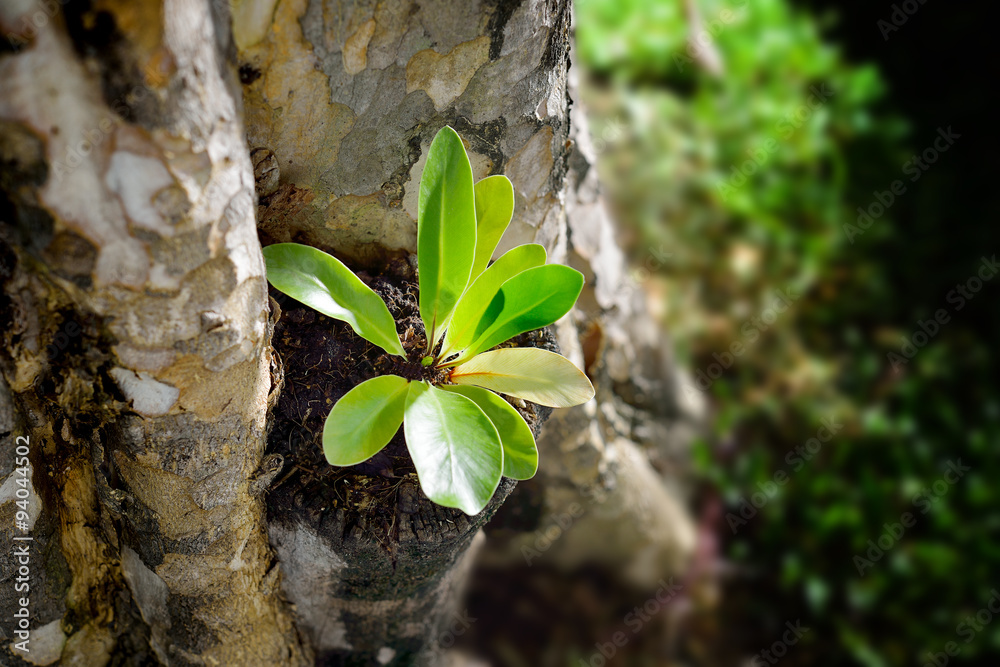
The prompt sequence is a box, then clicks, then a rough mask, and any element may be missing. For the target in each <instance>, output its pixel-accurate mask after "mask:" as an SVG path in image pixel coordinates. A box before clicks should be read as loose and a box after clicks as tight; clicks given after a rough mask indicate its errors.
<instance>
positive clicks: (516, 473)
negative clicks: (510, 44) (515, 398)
mask: <svg viewBox="0 0 1000 667" xmlns="http://www.w3.org/2000/svg"><path fill="white" fill-rule="evenodd" d="M441 389H443V390H444V391H451V392H454V393H456V394H461V395H462V396H465V397H466V398H468V399H469V400H472V401H474V402H475V403H476V405H478V406H479V409H480V410H482V411H483V412H484V413H485V414H486V416H487V417H489V418H490V421H491V422H493V426H495V427H496V429H497V433H498V434H499V435H500V445H501V446H502V447H503V475H504V477H510V478H511V479H531V478H532V477H534V476H535V472H536V471H537V470H538V447H536V446H535V436H533V435H532V434H531V429H530V428H528V424H527V423H526V422H525V421H524V417H522V416H521V413H519V412H518V411H517V410H515V409H514V406H512V405H511V404H510V403H508V402H507V401H505V400H504V399H502V398H501V397H499V396H497V395H496V394H494V393H493V392H492V391H489V390H487V389H482V388H480V387H472V386H467V385H457V384H456V385H443V386H442V387H441Z"/></svg>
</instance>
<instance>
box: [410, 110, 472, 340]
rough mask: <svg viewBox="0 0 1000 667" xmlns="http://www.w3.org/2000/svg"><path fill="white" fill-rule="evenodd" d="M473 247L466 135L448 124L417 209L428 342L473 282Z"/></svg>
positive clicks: (430, 156)
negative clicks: (462, 134)
mask: <svg viewBox="0 0 1000 667" xmlns="http://www.w3.org/2000/svg"><path fill="white" fill-rule="evenodd" d="M475 249H476V207H475V203H474V198H473V185H472V167H471V166H470V165H469V156H468V155H466V153H465V146H463V145H462V140H461V139H460V138H459V137H458V134H457V133H456V132H455V130H453V129H451V128H450V127H447V126H445V127H443V128H441V131H439V132H438V133H437V136H435V137H434V141H433V142H431V147H430V150H429V151H428V153H427V164H426V165H425V166H424V172H423V175H422V176H421V178H420V200H419V204H418V209H417V264H418V266H419V282H420V317H421V319H423V321H424V327H425V329H426V331H427V337H428V338H427V340H428V344H429V347H433V346H434V343H435V342H436V341H437V338H438V336H439V335H440V333H441V332H442V331H443V330H444V327H445V326H446V325H447V323H448V318H449V317H451V313H452V311H453V310H454V309H455V304H457V303H458V300H459V298H460V297H461V296H462V293H463V292H464V291H465V288H466V287H467V286H468V285H469V275H470V274H471V271H472V262H473V259H474V257H475Z"/></svg>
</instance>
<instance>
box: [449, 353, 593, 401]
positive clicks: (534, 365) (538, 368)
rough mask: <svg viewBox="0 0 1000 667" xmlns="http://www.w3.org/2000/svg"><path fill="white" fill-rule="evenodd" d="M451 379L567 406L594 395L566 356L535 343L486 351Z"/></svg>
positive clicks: (585, 379) (590, 386) (464, 383)
mask: <svg viewBox="0 0 1000 667" xmlns="http://www.w3.org/2000/svg"><path fill="white" fill-rule="evenodd" d="M451 381H452V382H454V383H455V384H461V385H475V386H477V387H484V388H486V389H491V390H493V391H496V392H499V393H501V394H507V395H508V396H516V397H517V398H523V399H524V400H526V401H531V402H533V403H538V404H540V405H548V406H549V407H553V408H568V407H572V406H574V405H580V404H581V403H586V402H587V401H589V400H590V399H591V398H593V397H594V386H593V385H592V384H590V380H588V379H587V376H586V375H585V374H584V373H583V371H581V370H580V369H579V368H577V367H576V366H574V365H573V362H571V361H570V360H569V359H567V358H566V357H563V356H561V355H558V354H556V353H555V352H549V351H548V350H541V349H538V348H534V347H512V348H507V349H503V350H493V351H492V352H484V353H483V354H480V355H479V356H477V357H475V358H474V359H472V360H471V361H469V362H468V363H465V364H462V365H461V366H459V367H457V368H455V370H453V371H452V372H451Z"/></svg>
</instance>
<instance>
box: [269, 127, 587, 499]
mask: <svg viewBox="0 0 1000 667" xmlns="http://www.w3.org/2000/svg"><path fill="white" fill-rule="evenodd" d="M513 212H514V188H513V186H512V185H511V182H510V181H509V180H508V179H507V177H505V176H490V177H488V178H484V179H483V180H481V181H479V182H478V183H476V184H475V185H473V180H472V168H471V166H470V164H469V157H468V155H467V154H466V152H465V147H464V146H463V145H462V140H461V139H460V138H459V136H458V134H457V133H456V132H455V130H453V129H452V128H450V127H444V128H443V129H442V130H441V131H440V132H438V133H437V136H435V138H434V141H433V142H432V143H431V147H430V151H429V153H428V156H427V164H426V166H425V167H424V173H423V177H422V178H421V180H420V196H419V203H418V212H417V268H418V282H419V288H420V296H419V306H420V318H421V320H422V321H423V324H424V329H425V332H426V340H427V347H426V350H425V351H424V352H423V354H422V355H421V357H419V358H415V359H413V360H409V359H407V355H406V352H405V350H404V349H403V346H402V343H401V342H400V339H399V336H398V335H397V333H396V326H395V322H394V321H393V318H392V315H391V314H390V313H389V309H388V307H387V306H386V304H385V302H384V301H382V299H381V298H380V297H379V296H378V294H376V293H375V292H374V291H373V290H372V289H370V288H369V287H368V286H367V285H365V284H364V283H363V282H361V279H359V278H358V277H357V276H356V275H354V273H352V272H351V270H350V269H348V268H347V267H346V266H344V264H343V263H342V262H340V261H339V260H338V259H336V258H335V257H332V256H330V255H328V254H327V253H325V252H322V251H321V250H319V249H317V248H312V247H310V246H306V245H300V244H297V243H279V244H276V245H271V246H268V247H266V248H264V260H265V262H266V264H267V279H268V281H269V282H270V283H271V284H272V285H273V286H274V287H275V288H276V289H278V290H279V291H281V292H284V293H285V294H287V295H288V296H290V297H293V298H295V299H297V300H298V301H300V302H302V303H303V304H305V305H307V306H310V307H312V308H314V309H316V310H318V311H319V312H321V313H323V314H324V315H327V316H328V317H332V318H334V319H338V320H342V321H344V322H347V323H348V324H349V325H350V326H351V328H353V329H354V331H355V332H356V333H357V334H358V335H359V336H362V337H363V338H365V339H367V340H368V341H370V342H371V343H373V344H375V345H377V346H379V347H380V348H382V349H383V350H385V352H386V353H387V354H390V355H397V356H400V357H403V358H404V359H405V360H407V361H410V362H411V363H412V364H413V365H414V366H416V367H417V368H418V369H422V370H421V372H420V373H419V374H417V375H415V376H416V377H421V378H423V379H419V380H409V379H406V378H403V377H400V376H398V375H381V376H378V377H375V378H372V379H370V380H367V381H365V382H363V383H361V384H359V385H358V386H356V387H354V388H353V389H351V390H350V391H349V392H347V394H345V395H344V396H343V397H342V398H341V399H340V400H339V401H337V404H336V405H334V406H333V409H332V410H331V411H330V414H329V416H328V417H327V419H326V424H325V426H324V428H323V452H324V454H325V455H326V459H327V461H329V462H330V464H331V465H335V466H350V465H355V464H358V463H361V462H362V461H365V460H367V459H369V458H371V457H372V456H374V455H375V454H377V453H378V452H379V451H381V450H382V448H383V447H385V446H386V445H387V444H388V443H389V441H390V440H391V439H392V437H393V436H394V435H395V434H396V432H397V431H398V430H399V427H400V424H402V425H403V432H404V435H405V438H406V446H407V449H408V450H409V452H410V457H411V458H412V459H413V464H414V466H415V467H416V470H417V477H418V479H419V480H420V486H421V488H422V489H423V491H424V493H425V494H426V495H427V497H428V498H430V499H431V500H432V501H434V502H435V503H437V504H439V505H444V506H446V507H456V508H459V509H461V510H462V511H464V512H466V513H467V514H477V513H479V512H480V511H482V509H483V508H484V507H485V506H486V504H487V503H488V502H489V500H490V498H491V497H492V496H493V493H494V491H496V488H497V486H498V485H499V483H500V478H501V476H507V477H512V478H514V479H529V478H531V477H532V476H534V474H535V471H536V470H537V468H538V450H537V448H536V446H535V439H534V436H533V435H532V433H531V429H530V428H528V425H527V423H525V421H524V419H523V418H522V417H521V415H520V414H519V413H518V412H517V410H515V409H514V408H513V407H512V406H511V405H510V403H508V402H507V401H506V400H504V399H503V398H501V397H500V396H498V395H497V393H494V392H498V393H501V394H506V395H507V396H512V397H515V398H520V399H524V400H527V401H532V402H535V403H538V404H541V405H547V406H550V407H556V408H561V407H570V406H573V405H579V404H581V403H585V402H586V401H588V400H590V399H591V398H592V397H593V395H594V388H593V386H592V385H591V383H590V380H588V379H587V376H586V375H584V374H583V373H582V372H581V371H580V370H579V369H578V368H577V367H576V366H574V365H573V364H572V363H571V362H570V361H569V360H568V359H566V358H564V357H562V356H560V355H558V354H555V353H554V352H549V351H547V350H541V349H537V348H504V349H496V350H492V348H495V347H496V346H497V345H499V344H501V343H503V342H505V341H507V340H509V339H511V338H513V337H514V336H517V335H519V334H522V333H525V332H527V331H532V330H534V329H539V328H541V327H545V326H548V325H550V324H552V323H553V322H555V321H556V320H558V319H559V318H560V317H562V316H563V315H565V314H566V313H567V312H568V311H569V310H570V308H572V307H573V304H574V303H576V300H577V297H579V295H580V290H581V289H582V288H583V275H582V274H581V273H580V272H579V271H576V270H574V269H571V268H569V267H567V266H561V265H558V264H546V263H545V260H546V255H545V249H544V248H543V247H542V246H540V245H536V244H528V245H522V246H518V247H516V248H513V249H511V250H509V251H508V252H506V253H504V255H503V256H501V257H500V258H499V259H497V260H496V261H495V262H493V263H492V264H490V263H489V262H490V258H491V257H492V255H493V252H494V250H496V246H497V244H498V243H499V241H500V237H501V236H502V235H503V233H504V230H506V228H507V226H508V225H509V224H510V220H511V217H512V215H513ZM439 343H440V346H439ZM488 350H492V351H488Z"/></svg>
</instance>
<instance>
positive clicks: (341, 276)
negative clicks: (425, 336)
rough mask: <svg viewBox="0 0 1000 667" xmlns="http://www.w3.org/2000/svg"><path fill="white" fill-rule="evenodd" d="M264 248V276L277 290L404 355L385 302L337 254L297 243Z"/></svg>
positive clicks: (380, 344)
mask: <svg viewBox="0 0 1000 667" xmlns="http://www.w3.org/2000/svg"><path fill="white" fill-rule="evenodd" d="M263 252H264V262H265V264H266V265H267V280H268V282H270V283H271V284H272V285H274V288H275V289H276V290H278V291H279V292H283V293H284V294H287V295H288V296H290V297H292V298H293V299H296V300H298V301H301V302H302V303H304V304H305V305H307V306H309V307H310V308H314V309H316V310H318V311H319V312H321V313H323V314H324V315H326V316H328V317H332V318H334V319H336V320H341V321H343V322H347V323H348V324H350V325H351V328H352V329H354V331H355V333H357V334H358V335H359V336H361V337H362V338H364V339H365V340H368V341H370V342H372V343H374V344H375V345H378V346H379V347H381V348H382V349H383V350H385V351H386V352H388V353H389V354H397V355H399V356H401V357H405V356H406V352H404V351H403V345H402V343H400V342H399V336H398V335H397V334H396V322H395V321H394V320H393V319H392V315H390V314H389V309H388V308H387V307H386V305H385V302H384V301H382V299H381V297H379V295H378V294H376V293H375V292H373V291H372V289H371V288H370V287H368V286H367V285H365V284H364V283H363V282H361V279H360V278H358V277H357V276H356V275H354V273H353V272H351V270H350V269H349V268H347V267H346V266H344V264H343V262H341V261H340V260H339V259H337V258H336V257H333V256H331V255H328V254H326V253H325V252H323V251H322V250H320V249H318V248H313V247H312V246H307V245H302V244H299V243H277V244H275V245H269V246H267V247H266V248H264V251H263Z"/></svg>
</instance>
